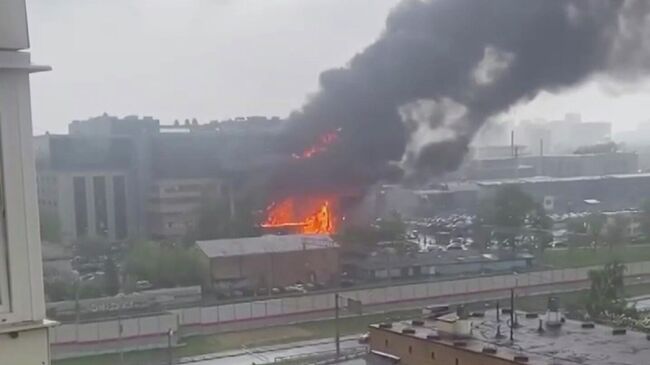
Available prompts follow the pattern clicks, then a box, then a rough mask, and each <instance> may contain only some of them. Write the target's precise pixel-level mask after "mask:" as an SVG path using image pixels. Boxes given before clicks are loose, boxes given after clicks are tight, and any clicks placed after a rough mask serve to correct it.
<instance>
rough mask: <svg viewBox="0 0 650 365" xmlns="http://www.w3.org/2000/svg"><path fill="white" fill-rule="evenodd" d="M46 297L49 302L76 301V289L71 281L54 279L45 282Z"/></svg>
mask: <svg viewBox="0 0 650 365" xmlns="http://www.w3.org/2000/svg"><path fill="white" fill-rule="evenodd" d="M43 284H44V287H45V296H46V297H47V301H48V302H60V301H64V300H70V299H74V287H73V284H71V283H70V281H67V280H64V279H63V278H54V279H52V280H45V281H44V283H43Z"/></svg>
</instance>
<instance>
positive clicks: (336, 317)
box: [334, 292, 341, 359]
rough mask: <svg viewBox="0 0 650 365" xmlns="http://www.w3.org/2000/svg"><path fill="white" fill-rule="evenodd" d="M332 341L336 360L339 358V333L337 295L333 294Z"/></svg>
mask: <svg viewBox="0 0 650 365" xmlns="http://www.w3.org/2000/svg"><path fill="white" fill-rule="evenodd" d="M334 331H335V332H334V341H335V344H336V358H337V359H338V358H339V357H340V356H341V334H340V332H339V293H338V292H336V293H334Z"/></svg>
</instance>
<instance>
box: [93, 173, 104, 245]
mask: <svg viewBox="0 0 650 365" xmlns="http://www.w3.org/2000/svg"><path fill="white" fill-rule="evenodd" d="M93 195H94V201H95V232H96V233H97V234H98V235H100V236H107V235H108V205H107V204H106V203H107V202H106V177H104V176H94V177H93Z"/></svg>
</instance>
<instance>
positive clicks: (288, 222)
mask: <svg viewBox="0 0 650 365" xmlns="http://www.w3.org/2000/svg"><path fill="white" fill-rule="evenodd" d="M316 208H317V209H316V210H312V211H310V212H308V214H307V215H303V216H300V215H299V214H298V211H297V209H296V204H295V199H294V198H292V197H290V198H286V199H284V200H282V201H281V202H280V203H277V204H276V203H273V204H271V205H270V206H269V207H268V208H267V216H266V220H265V222H264V223H262V225H261V226H262V227H264V228H294V229H295V230H296V231H297V233H303V234H331V233H334V232H335V230H334V220H335V217H334V214H333V211H332V208H331V205H330V202H329V200H327V199H318V201H317V204H316Z"/></svg>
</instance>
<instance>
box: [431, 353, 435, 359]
mask: <svg viewBox="0 0 650 365" xmlns="http://www.w3.org/2000/svg"><path fill="white" fill-rule="evenodd" d="M435 359H436V353H435V352H433V351H431V360H435Z"/></svg>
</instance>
